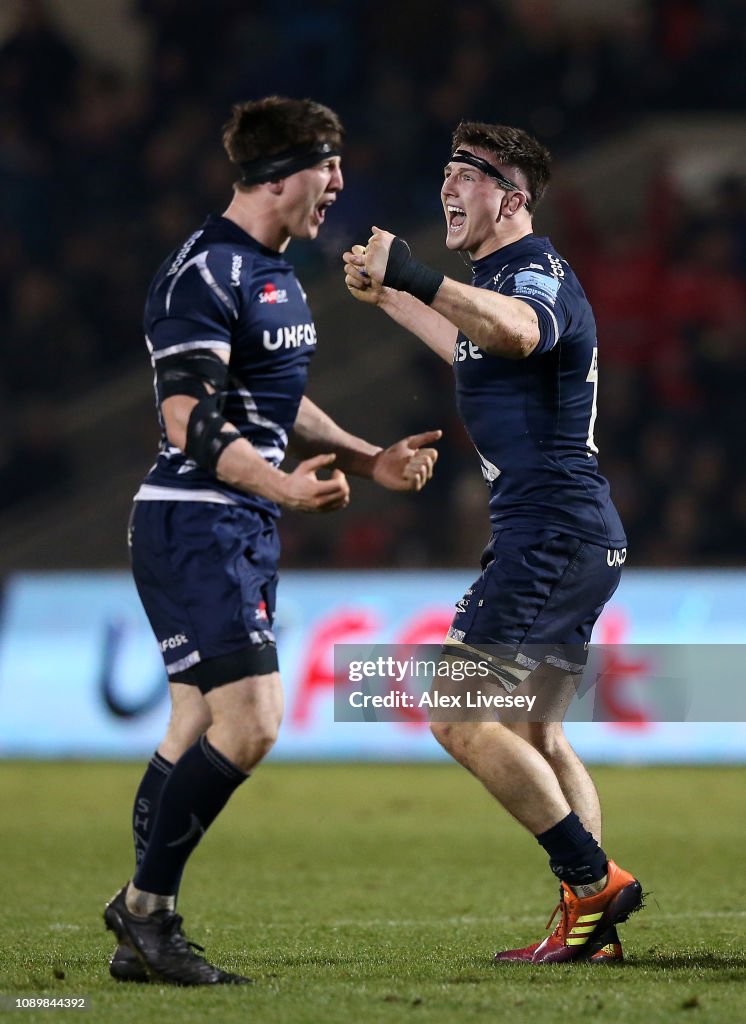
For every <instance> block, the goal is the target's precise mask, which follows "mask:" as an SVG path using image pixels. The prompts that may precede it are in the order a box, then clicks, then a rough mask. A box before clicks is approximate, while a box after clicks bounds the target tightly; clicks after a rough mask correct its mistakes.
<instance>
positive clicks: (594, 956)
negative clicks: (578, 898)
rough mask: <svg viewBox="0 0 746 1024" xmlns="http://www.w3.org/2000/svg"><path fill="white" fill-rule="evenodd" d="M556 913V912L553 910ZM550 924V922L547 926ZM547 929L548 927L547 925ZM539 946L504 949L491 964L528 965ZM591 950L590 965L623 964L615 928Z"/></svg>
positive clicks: (605, 934) (595, 943)
mask: <svg viewBox="0 0 746 1024" xmlns="http://www.w3.org/2000/svg"><path fill="white" fill-rule="evenodd" d="M556 913H557V911H556V910H555V914H556ZM552 920H554V914H553V915H552ZM551 923H552V922H551V921H550V922H549V924H551ZM548 927H549V925H547V928H548ZM557 928H559V925H557ZM556 930H557V929H555V931H556ZM542 941H543V940H542ZM540 945H541V942H533V943H532V944H531V945H530V946H524V947H523V949H504V950H502V952H500V953H495V955H494V957H493V958H492V962H493V963H495V964H499V963H502V962H503V961H509V962H512V963H530V962H531V960H532V959H533V956H534V953H535V952H536V950H537V949H538V948H539V946H540ZM593 950H594V952H592V953H591V955H590V956H589V957H588V959H589V960H590V962H591V963H592V964H612V963H613V964H621V963H623V962H624V952H623V950H622V943H621V940H620V938H619V936H618V935H617V930H616V928H613V927H612V928H609V929H608V931H606V932H605V933H604V934H603V935H601V936H599V938H598V939H597V940H596V941H595V942H594V943H593Z"/></svg>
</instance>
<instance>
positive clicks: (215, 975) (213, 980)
mask: <svg viewBox="0 0 746 1024" xmlns="http://www.w3.org/2000/svg"><path fill="white" fill-rule="evenodd" d="M126 891H127V886H124V888H122V889H120V890H119V892H118V893H117V894H116V896H114V897H113V899H112V900H111V901H110V902H109V903H107V904H106V908H105V910H104V922H105V923H106V927H107V928H108V929H109V930H110V931H112V932H114V934H115V935H116V937H117V939H118V940H119V942H120V944H123V945H126V946H129V947H130V949H131V950H132V951H133V952H134V953H135V955H136V956H137V957H138V959H139V960H140V961H141V962H142V963H143V964H144V966H145V967H146V968H147V972H148V974H149V975H150V976H151V978H154V979H155V980H157V981H163V982H167V983H168V984H170V985H247V984H250V982H251V980H252V979H251V978H245V977H243V976H242V975H240V974H231V973H229V972H228V971H222V970H221V969H220V968H219V967H215V966H214V965H213V964H211V963H208V961H207V960H205V959H204V957H201V956H198V955H197V953H195V952H194V950H195V949H199V950H200V951H203V950H202V947H201V946H197V945H196V943H194V942H188V941H187V939H186V938H185V937H184V932H183V931H182V927H181V926H182V923H183V919H182V917H181V915H180V914H175V913H173V911H171V910H157V911H156V912H155V913H154V914H148V916H147V917H139V916H137V915H136V914H131V913H130V912H129V910H128V909H127V903H126V901H125V893H126Z"/></svg>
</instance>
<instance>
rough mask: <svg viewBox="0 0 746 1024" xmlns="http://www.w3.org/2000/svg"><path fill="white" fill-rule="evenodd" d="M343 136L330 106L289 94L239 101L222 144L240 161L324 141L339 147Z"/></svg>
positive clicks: (224, 133) (250, 160) (235, 162)
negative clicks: (292, 96) (294, 97)
mask: <svg viewBox="0 0 746 1024" xmlns="http://www.w3.org/2000/svg"><path fill="white" fill-rule="evenodd" d="M343 136H344V129H343V127H342V122H341V121H340V119H339V117H338V116H337V114H335V112H334V111H333V110H331V109H330V108H329V107H325V106H324V104H323V103H316V102H315V101H314V100H309V99H304V100H297V99H290V98H288V97H287V96H266V97H265V98H264V99H261V100H247V101H246V102H244V103H236V104H235V105H234V106H233V109H232V111H231V117H230V120H229V121H228V122H227V123H226V124H225V125H224V126H223V146H224V148H225V151H226V153H227V154H228V158H229V159H230V161H231V163H234V164H238V165H240V164H245V163H251V162H252V161H255V160H259V159H261V158H262V157H271V156H275V155H276V154H278V153H284V152H287V151H288V150H291V149H295V148H296V147H302V146H308V147H309V148H311V147H313V146H314V145H318V144H319V143H325V142H327V143H330V144H331V146H332V148H333V149H335V150H337V151H339V149H340V147H341V145H342V138H343ZM238 187H240V185H239V186H238Z"/></svg>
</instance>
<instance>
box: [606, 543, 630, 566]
mask: <svg viewBox="0 0 746 1024" xmlns="http://www.w3.org/2000/svg"><path fill="white" fill-rule="evenodd" d="M626 561H627V549H626V548H616V549H614V548H609V550H608V551H607V552H606V564H607V565H608V566H609V567H610V568H613V567H614V566H615V565H616V566H618V567H619V568H621V566H623V565H624V563H625V562H626Z"/></svg>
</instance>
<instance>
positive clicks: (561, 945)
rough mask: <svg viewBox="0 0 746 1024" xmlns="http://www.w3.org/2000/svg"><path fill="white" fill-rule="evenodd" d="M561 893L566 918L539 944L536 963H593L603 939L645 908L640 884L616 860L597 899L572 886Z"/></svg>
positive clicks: (561, 906)
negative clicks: (581, 892)
mask: <svg viewBox="0 0 746 1024" xmlns="http://www.w3.org/2000/svg"><path fill="white" fill-rule="evenodd" d="M561 893H562V898H561V901H560V904H559V906H558V907H557V910H559V911H560V913H561V915H562V916H561V918H560V922H559V925H558V926H557V927H556V928H555V930H554V931H553V932H552V934H551V935H550V936H549V937H548V938H546V939H544V941H543V942H542V943H540V944H539V946H538V948H537V949H536V951H535V952H534V955H533V956H532V958H531V963H533V964H557V963H567V962H569V961H573V960H590V959H591V957H592V956H593V952H594V951H595V952H598V951H600V949H603V948H604V947H603V946H600V945H599V942H600V939H601V936H603V937H604V939H606V933H607V932H608V931H609V930H610V929H611V928H613V927H614V926H615V925H617V924H620V923H621V922H622V921H626V920H627V918H628V917H629V915H630V914H632V913H634V912H635V911H636V910H639V909H640V908H641V907H642V887H641V885H640V883H639V882H638V881H637V879H636V878H635V877H634V875H631V874H630V873H629V871H625V870H624V868H620V867H618V866H617V865H616V864H615V863H614V861H613V860H610V861H609V864H608V879H607V882H606V885H605V886H604V888H603V889H602V890H601V892H599V893H596V894H595V895H594V896H584V897H581V896H576V895H575V893H574V892H573V891H572V889H571V888H570V886H569V885H567V884H566V883H565V882H562V885H561ZM555 913H556V911H555ZM550 924H551V921H550ZM606 944H608V943H606V942H605V943H604V945H606Z"/></svg>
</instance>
